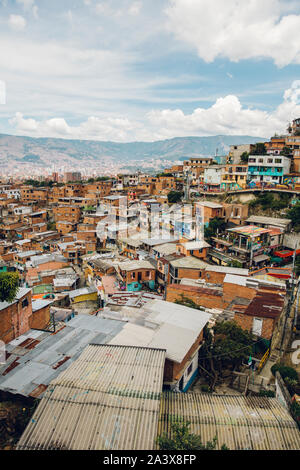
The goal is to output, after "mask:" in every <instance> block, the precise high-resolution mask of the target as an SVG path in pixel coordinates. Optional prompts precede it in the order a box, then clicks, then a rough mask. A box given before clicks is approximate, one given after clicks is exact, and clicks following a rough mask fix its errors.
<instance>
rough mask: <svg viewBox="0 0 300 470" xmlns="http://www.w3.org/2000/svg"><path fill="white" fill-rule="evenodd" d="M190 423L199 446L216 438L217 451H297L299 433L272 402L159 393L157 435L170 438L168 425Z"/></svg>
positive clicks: (283, 409)
mask: <svg viewBox="0 0 300 470" xmlns="http://www.w3.org/2000/svg"><path fill="white" fill-rule="evenodd" d="M178 420H180V421H181V422H185V423H186V422H187V421H189V422H190V431H191V432H192V433H194V434H197V435H200V436H201V440H202V442H203V443H205V442H207V441H211V440H212V439H213V438H214V436H216V435H217V437H218V441H217V448H218V449H220V448H221V446H222V445H223V444H226V445H227V447H228V448H229V449H230V450H296V449H297V450H298V449H299V447H300V432H299V430H298V427H297V424H296V423H295V421H294V420H293V418H292V417H291V416H290V414H289V412H288V410H287V409H286V408H285V407H284V406H283V405H282V404H281V403H280V402H279V401H278V400H276V399H275V398H266V397H245V396H219V395H210V394H201V393H163V394H162V400H161V413H160V418H159V425H158V435H161V434H163V433H167V435H168V436H171V424H172V423H174V422H177V421H178Z"/></svg>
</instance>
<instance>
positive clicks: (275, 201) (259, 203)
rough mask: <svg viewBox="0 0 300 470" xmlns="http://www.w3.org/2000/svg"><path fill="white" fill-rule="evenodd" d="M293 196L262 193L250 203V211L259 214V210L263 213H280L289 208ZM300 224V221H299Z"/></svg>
mask: <svg viewBox="0 0 300 470" xmlns="http://www.w3.org/2000/svg"><path fill="white" fill-rule="evenodd" d="M290 200H291V196H289V195H288V194H276V196H275V195H274V194H272V193H261V194H259V196H257V197H256V198H255V199H253V200H252V201H250V202H249V209H250V210H252V211H253V212H254V209H255V212H257V209H261V210H262V211H267V210H271V211H280V210H283V209H286V208H288V206H289V204H290ZM299 223H300V221H299Z"/></svg>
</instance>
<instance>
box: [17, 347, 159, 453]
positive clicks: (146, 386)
mask: <svg viewBox="0 0 300 470" xmlns="http://www.w3.org/2000/svg"><path fill="white" fill-rule="evenodd" d="M164 363H165V351H163V350H158V349H148V348H136V347H124V346H108V345H90V346H88V347H87V348H86V349H85V351H84V352H83V353H82V354H81V356H80V357H79V358H78V359H77V361H75V362H74V363H73V364H72V365H71V366H70V367H69V368H68V369H67V370H66V371H64V372H63V373H61V374H60V375H59V376H58V377H57V378H56V379H55V380H53V381H52V382H51V384H50V387H49V388H48V390H47V391H46V393H45V396H44V398H43V399H42V401H41V403H40V405H39V406H38V408H37V410H36V411H35V413H34V415H33V417H32V419H31V421H30V423H29V425H28V426H27V428H26V430H25V432H24V433H23V435H22V437H21V439H20V441H19V443H18V446H17V448H18V449H19V450H20V449H36V450H38V449H62V450H63V449H70V450H71V449H72V450H80V449H82V450H85V449H86V450H118V449H120V450H136V449H138V450H143V449H145V450H151V449H154V448H155V439H156V433H157V424H158V418H159V409H160V395H161V390H162V383H163V370H164Z"/></svg>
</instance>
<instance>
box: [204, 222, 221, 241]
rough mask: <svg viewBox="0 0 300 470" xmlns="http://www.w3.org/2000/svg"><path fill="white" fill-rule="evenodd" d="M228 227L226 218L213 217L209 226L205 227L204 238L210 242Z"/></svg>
mask: <svg viewBox="0 0 300 470" xmlns="http://www.w3.org/2000/svg"><path fill="white" fill-rule="evenodd" d="M225 228H226V223H225V221H224V219H221V218H219V217H215V218H214V219H212V220H211V221H210V222H209V224H208V226H207V227H204V238H205V240H207V242H208V243H210V242H211V238H212V237H214V236H216V235H217V233H218V232H223V231H224V230H225Z"/></svg>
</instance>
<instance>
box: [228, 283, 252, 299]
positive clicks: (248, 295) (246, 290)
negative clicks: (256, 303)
mask: <svg viewBox="0 0 300 470" xmlns="http://www.w3.org/2000/svg"><path fill="white" fill-rule="evenodd" d="M223 295H224V300H225V302H228V303H230V302H231V301H232V300H233V299H234V298H235V297H244V298H245V299H250V300H252V299H253V298H254V297H255V295H256V290H255V289H251V288H250V287H244V286H238V285H236V284H231V283H229V282H225V283H224V284H223Z"/></svg>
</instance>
